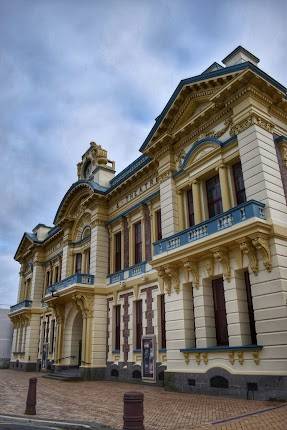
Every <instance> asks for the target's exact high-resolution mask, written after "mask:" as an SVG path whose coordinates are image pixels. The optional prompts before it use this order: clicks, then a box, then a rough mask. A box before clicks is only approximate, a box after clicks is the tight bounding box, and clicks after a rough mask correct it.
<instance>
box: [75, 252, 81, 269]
mask: <svg viewBox="0 0 287 430" xmlns="http://www.w3.org/2000/svg"><path fill="white" fill-rule="evenodd" d="M81 270H82V254H76V264H75V273H81Z"/></svg>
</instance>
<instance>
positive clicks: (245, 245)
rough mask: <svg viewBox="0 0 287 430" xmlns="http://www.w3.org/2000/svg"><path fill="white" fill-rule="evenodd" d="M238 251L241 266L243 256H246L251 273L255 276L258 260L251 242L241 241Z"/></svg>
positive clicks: (247, 240)
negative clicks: (239, 252)
mask: <svg viewBox="0 0 287 430" xmlns="http://www.w3.org/2000/svg"><path fill="white" fill-rule="evenodd" d="M240 251H241V261H242V266H243V256H244V255H247V256H248V260H249V265H250V268H251V270H252V272H253V273H254V274H255V275H256V274H257V273H258V259H257V255H256V251H255V249H254V248H253V246H252V244H251V241H250V240H249V239H246V238H245V239H243V240H242V242H240Z"/></svg>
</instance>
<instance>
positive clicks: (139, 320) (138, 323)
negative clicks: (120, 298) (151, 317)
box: [136, 300, 143, 349]
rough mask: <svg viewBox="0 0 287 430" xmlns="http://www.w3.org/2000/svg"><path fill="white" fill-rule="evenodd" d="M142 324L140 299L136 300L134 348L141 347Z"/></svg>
mask: <svg viewBox="0 0 287 430" xmlns="http://www.w3.org/2000/svg"><path fill="white" fill-rule="evenodd" d="M142 332H143V325H142V300H137V301H136V349H141V339H142Z"/></svg>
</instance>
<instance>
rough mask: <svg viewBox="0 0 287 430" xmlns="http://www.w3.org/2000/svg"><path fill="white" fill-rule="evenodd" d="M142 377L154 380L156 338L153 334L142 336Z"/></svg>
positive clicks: (145, 379)
mask: <svg viewBox="0 0 287 430" xmlns="http://www.w3.org/2000/svg"><path fill="white" fill-rule="evenodd" d="M142 379H143V380H144V381H150V382H155V381H156V338H155V335H146V336H142Z"/></svg>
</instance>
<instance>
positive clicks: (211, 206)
mask: <svg viewBox="0 0 287 430" xmlns="http://www.w3.org/2000/svg"><path fill="white" fill-rule="evenodd" d="M206 195H207V204H208V214H209V218H212V217H213V216H215V215H218V214H221V213H222V199H221V190H220V181H219V176H218V175H216V176H213V177H212V178H210V179H208V180H207V181H206Z"/></svg>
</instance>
